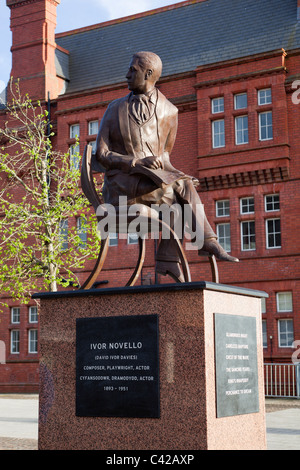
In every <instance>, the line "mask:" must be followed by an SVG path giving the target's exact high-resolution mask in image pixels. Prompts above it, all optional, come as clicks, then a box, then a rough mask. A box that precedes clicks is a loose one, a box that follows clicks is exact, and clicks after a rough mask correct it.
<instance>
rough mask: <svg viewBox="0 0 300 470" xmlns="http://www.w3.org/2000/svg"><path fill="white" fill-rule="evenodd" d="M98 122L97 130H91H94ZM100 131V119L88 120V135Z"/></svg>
mask: <svg viewBox="0 0 300 470" xmlns="http://www.w3.org/2000/svg"><path fill="white" fill-rule="evenodd" d="M95 123H97V130H96V132H91V130H93V129H92V128H93V124H95ZM98 131H99V119H92V120H91V121H89V122H88V135H97V134H98Z"/></svg>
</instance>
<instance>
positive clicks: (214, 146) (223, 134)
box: [211, 119, 225, 149]
mask: <svg viewBox="0 0 300 470" xmlns="http://www.w3.org/2000/svg"><path fill="white" fill-rule="evenodd" d="M220 122H222V123H223V132H222V131H221V132H218V133H217V132H215V128H214V126H215V124H217V123H220ZM211 125H212V127H211V133H212V147H213V148H214V149H219V148H223V147H225V119H215V120H213V121H212V123H211ZM222 136H223V139H222ZM217 138H218V140H219V142H221V140H222V142H221V143H220V145H215V141H216V139H217ZM223 141H224V143H223Z"/></svg>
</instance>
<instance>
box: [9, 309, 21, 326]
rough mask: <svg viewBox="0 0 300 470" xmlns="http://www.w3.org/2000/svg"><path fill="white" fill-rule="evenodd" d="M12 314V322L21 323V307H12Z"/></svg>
mask: <svg viewBox="0 0 300 470" xmlns="http://www.w3.org/2000/svg"><path fill="white" fill-rule="evenodd" d="M10 313H11V322H12V323H20V307H12V309H11V312H10Z"/></svg>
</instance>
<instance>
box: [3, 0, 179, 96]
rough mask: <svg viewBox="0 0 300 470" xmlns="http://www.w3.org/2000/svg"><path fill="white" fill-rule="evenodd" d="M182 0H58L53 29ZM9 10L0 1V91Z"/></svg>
mask: <svg viewBox="0 0 300 470" xmlns="http://www.w3.org/2000/svg"><path fill="white" fill-rule="evenodd" d="M181 1H182V0H177V1H176V0H61V2H60V5H58V7H57V27H56V32H57V33H60V32H64V31H69V30H71V29H76V28H81V27H84V26H89V25H92V24H96V23H102V22H104V21H109V20H113V19H116V18H122V17H123V16H128V15H132V14H135V13H140V12H143V11H147V10H152V9H154V8H160V7H164V6H166V5H172V4H174V3H180V2H181ZM11 41H12V35H11V31H10V9H9V8H8V7H7V6H6V0H0V93H1V91H2V90H3V89H4V88H5V86H6V84H7V82H8V80H9V75H10V70H11V52H10V48H11Z"/></svg>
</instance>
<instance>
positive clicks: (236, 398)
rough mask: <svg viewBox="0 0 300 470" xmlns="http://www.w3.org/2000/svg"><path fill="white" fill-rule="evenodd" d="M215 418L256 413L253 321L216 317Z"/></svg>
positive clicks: (253, 318) (222, 316) (221, 315)
mask: <svg viewBox="0 0 300 470" xmlns="http://www.w3.org/2000/svg"><path fill="white" fill-rule="evenodd" d="M215 363H216V399H217V417H218V418H221V417H224V416H235V415H240V414H248V413H256V412H258V411H259V399H258V373H257V342H256V318H255V317H246V316H242V315H227V314H220V313H215Z"/></svg>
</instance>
